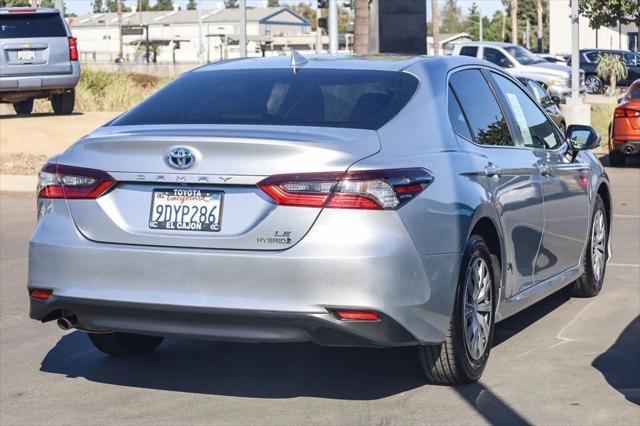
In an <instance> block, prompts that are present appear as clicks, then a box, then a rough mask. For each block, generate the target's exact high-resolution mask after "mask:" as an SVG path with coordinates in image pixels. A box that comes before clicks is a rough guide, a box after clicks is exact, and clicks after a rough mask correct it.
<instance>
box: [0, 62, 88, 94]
mask: <svg viewBox="0 0 640 426" xmlns="http://www.w3.org/2000/svg"><path fill="white" fill-rule="evenodd" d="M79 80H80V65H79V64H78V63H77V62H74V63H73V65H72V70H71V73H69V74H54V75H32V76H19V75H15V76H2V77H0V101H2V102H11V101H13V100H19V99H18V98H20V97H21V96H22V97H24V96H25V95H27V94H28V95H29V96H31V97H38V96H43V95H46V94H54V93H56V92H57V91H61V90H62V91H64V90H68V89H72V88H74V87H75V86H76V85H77V84H78V81H79Z"/></svg>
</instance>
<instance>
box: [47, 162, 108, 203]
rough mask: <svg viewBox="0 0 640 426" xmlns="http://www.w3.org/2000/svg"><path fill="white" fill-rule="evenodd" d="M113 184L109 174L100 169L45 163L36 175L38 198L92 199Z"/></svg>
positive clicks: (103, 192)
mask: <svg viewBox="0 0 640 426" xmlns="http://www.w3.org/2000/svg"><path fill="white" fill-rule="evenodd" d="M114 185H115V180H114V179H113V178H112V177H111V175H109V174H108V173H106V172H103V171H101V170H95V169H86V168H84V167H74V166H65V165H62V164H45V165H44V167H43V168H42V171H40V174H39V175H38V198H64V199H68V200H92V199H96V198H98V197H100V196H101V195H103V194H105V193H106V192H107V191H108V190H109V189H111V188H112V187H113V186H114Z"/></svg>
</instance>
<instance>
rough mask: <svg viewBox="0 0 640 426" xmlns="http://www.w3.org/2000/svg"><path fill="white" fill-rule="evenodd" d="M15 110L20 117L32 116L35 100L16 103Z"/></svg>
mask: <svg viewBox="0 0 640 426" xmlns="http://www.w3.org/2000/svg"><path fill="white" fill-rule="evenodd" d="M13 109H14V110H15V111H16V114H18V115H31V111H33V99H27V100H26V101H22V102H16V103H14V104H13Z"/></svg>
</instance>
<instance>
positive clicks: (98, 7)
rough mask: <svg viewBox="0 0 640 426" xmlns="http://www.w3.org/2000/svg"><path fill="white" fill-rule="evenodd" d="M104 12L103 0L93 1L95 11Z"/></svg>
mask: <svg viewBox="0 0 640 426" xmlns="http://www.w3.org/2000/svg"><path fill="white" fill-rule="evenodd" d="M100 12H102V0H94V1H93V13H100Z"/></svg>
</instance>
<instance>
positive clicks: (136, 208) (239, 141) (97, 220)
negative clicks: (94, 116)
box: [58, 125, 380, 250]
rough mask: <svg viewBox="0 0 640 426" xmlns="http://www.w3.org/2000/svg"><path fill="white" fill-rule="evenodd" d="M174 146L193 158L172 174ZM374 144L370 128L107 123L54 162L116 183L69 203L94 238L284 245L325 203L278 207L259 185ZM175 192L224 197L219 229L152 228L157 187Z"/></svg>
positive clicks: (360, 153) (334, 167)
mask: <svg viewBox="0 0 640 426" xmlns="http://www.w3.org/2000/svg"><path fill="white" fill-rule="evenodd" d="M176 147H183V148H187V149H189V150H190V151H191V152H193V153H194V154H195V157H196V161H195V163H194V165H193V166H192V167H190V168H189V169H186V170H178V169H176V168H174V167H172V166H170V165H169V163H168V161H167V153H168V152H170V151H171V150H172V149H173V148H176ZM379 148H380V144H379V140H378V136H377V132H376V131H374V130H362V129H334V128H313V127H278V126H246V125H245V126H233V125H171V126H153V127H149V128H146V127H145V126H116V127H104V128H102V129H99V130H98V131H96V132H94V134H92V135H91V136H89V137H86V138H83V139H81V140H80V141H79V142H78V143H76V144H75V145H73V146H72V147H71V148H70V149H69V150H67V152H65V153H64V154H62V155H61V156H60V157H59V160H58V162H59V163H61V164H65V165H70V166H79V167H87V168H93V169H98V170H103V171H106V172H108V173H109V174H110V175H111V176H113V177H114V178H115V179H116V180H117V181H118V184H117V186H116V187H115V188H114V189H113V190H111V191H110V192H108V193H107V194H105V195H103V196H102V197H100V198H98V199H96V200H68V206H69V210H70V212H71V215H72V217H73V220H74V222H75V224H76V226H77V228H78V230H79V231H80V232H81V233H82V234H83V235H85V236H86V237H87V238H89V239H91V240H94V241H99V242H105V243H123V244H141V245H157V246H171V247H193V248H215V249H241V250H281V249H284V248H287V247H290V246H292V245H293V244H295V243H297V242H298V241H299V240H300V239H301V238H302V237H303V236H304V235H305V234H306V233H307V231H308V230H309V229H310V228H311V226H312V225H313V223H314V221H315V219H316V217H317V216H318V214H319V212H320V210H321V209H320V208H309V207H288V206H278V205H276V204H275V203H274V202H273V201H272V200H271V199H270V198H269V197H268V196H267V195H266V194H265V193H263V192H262V190H260V189H259V188H258V187H257V186H256V184H257V183H258V182H259V181H261V180H262V179H264V178H265V177H267V176H270V175H274V174H282V173H297V172H314V171H317V172H321V171H346V170H347V169H348V168H349V166H350V165H351V164H353V163H354V162H356V161H358V160H360V159H362V158H364V157H367V156H370V155H372V154H374V153H376V152H377V151H378V150H379ZM87 159H90V161H87ZM176 189H195V190H201V191H213V192H215V193H216V194H221V198H222V199H221V203H220V205H219V209H220V210H221V212H220V213H221V214H220V228H219V230H217V231H215V232H211V231H208V232H205V231H201V230H200V231H198V230H181V229H153V228H151V227H150V226H151V223H150V222H152V219H153V218H154V216H153V215H154V212H153V211H152V199H153V198H154V191H156V192H160V191H173V190H176ZM156 204H157V203H156Z"/></svg>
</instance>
